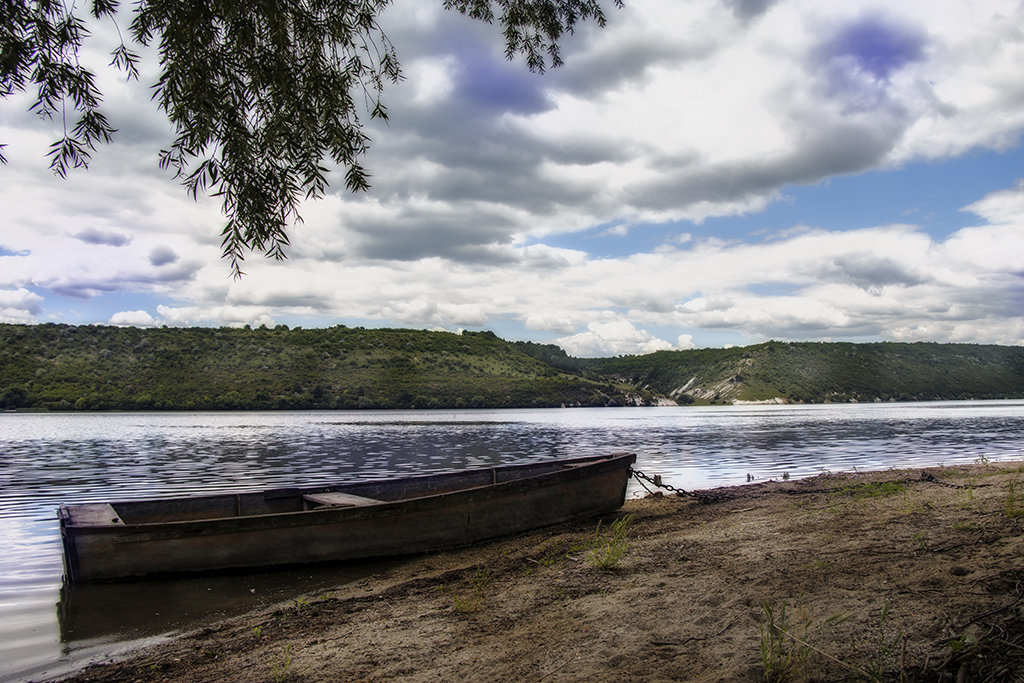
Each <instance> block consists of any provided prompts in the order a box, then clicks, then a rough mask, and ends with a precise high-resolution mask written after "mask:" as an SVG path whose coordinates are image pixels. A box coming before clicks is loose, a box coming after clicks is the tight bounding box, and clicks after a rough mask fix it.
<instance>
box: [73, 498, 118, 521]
mask: <svg viewBox="0 0 1024 683" xmlns="http://www.w3.org/2000/svg"><path fill="white" fill-rule="evenodd" d="M68 509H69V510H70V511H71V520H72V521H73V522H74V523H75V524H78V525H80V526H118V525H121V524H123V522H122V521H121V517H120V516H118V514H117V512H116V511H115V510H114V508H113V506H112V505H110V504H109V503H85V504H82V505H76V506H74V507H69V508H68Z"/></svg>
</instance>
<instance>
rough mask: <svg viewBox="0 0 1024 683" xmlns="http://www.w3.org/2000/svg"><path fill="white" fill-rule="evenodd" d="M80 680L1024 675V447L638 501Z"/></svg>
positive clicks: (208, 634) (426, 564) (427, 560)
mask: <svg viewBox="0 0 1024 683" xmlns="http://www.w3.org/2000/svg"><path fill="white" fill-rule="evenodd" d="M623 515H630V519H631V523H630V524H629V527H628V532H629V534H628V535H629V538H628V547H627V548H626V551H625V553H624V554H623V555H622V557H621V559H620V560H619V561H618V562H617V563H616V564H615V566H613V567H611V568H600V567H598V566H595V562H594V560H593V557H594V556H593V555H592V554H591V552H592V550H591V549H593V548H597V549H598V550H604V549H607V548H608V547H609V546H608V539H609V538H610V536H609V527H610V522H611V521H613V520H614V519H615V518H614V517H613V518H610V519H608V520H604V521H603V523H602V526H601V527H600V534H598V533H597V523H596V522H595V521H587V522H582V523H578V524H571V525H563V526H559V527H555V528H551V529H544V530H541V531H538V532H534V533H530V534H526V535H523V536H518V537H516V538H512V539H507V540H503V541H500V542H496V543H490V544H486V545H481V546H477V547H472V548H467V549H463V550H460V551H456V552H450V553H444V554H438V555H430V556H424V557H421V558H417V559H415V560H414V561H411V562H409V563H407V564H404V565H402V566H401V567H398V568H396V569H390V570H387V571H386V572H385V573H382V574H380V575H375V576H372V577H370V578H369V579H366V580H364V581H361V582H359V583H356V584H351V585H347V586H344V587H341V588H339V589H337V590H335V591H333V592H331V593H329V594H326V595H315V596H308V597H306V598H303V599H299V600H296V601H293V602H291V603H288V604H285V605H279V606H277V607H275V608H273V609H269V610H264V611H261V612H258V613H254V614H250V615H246V616H244V617H240V618H236V619H231V620H228V621H225V622H223V623H221V624H218V625H216V626H214V627H211V628H204V629H202V630H200V631H198V632H195V633H191V634H187V635H185V636H182V637H181V638H178V639H175V640H173V641H171V642H167V643H162V644H160V645H157V646H155V647H153V648H151V649H148V650H144V651H141V652H139V653H136V654H135V655H133V656H132V657H131V658H129V659H125V660H121V661H117V662H111V663H106V664H98V665H94V666H91V667H89V668H88V669H86V670H84V671H82V672H80V673H78V674H77V675H75V676H73V677H71V678H69V679H66V680H71V681H183V680H187V681H190V682H194V683H198V682H200V681H283V680H286V681H349V680H379V681H385V680H407V681H451V680H473V681H509V680H524V681H525V680H532V681H577V680H587V681H595V680H596V681H622V680H643V681H659V680H664V681H670V680H672V681H677V680H707V681H719V680H722V681H733V680H739V681H744V680H746V681H755V680H763V679H764V678H765V676H766V675H767V676H768V677H769V678H771V679H772V680H802V679H812V680H865V679H866V680H872V679H880V680H900V679H901V678H902V679H904V680H927V681H933V680H950V681H954V680H978V681H983V680H996V681H1022V680H1024V461H1022V462H1011V463H1000V464H978V465H971V466H962V467H959V466H958V467H947V468H932V469H929V470H909V471H887V472H873V473H854V474H834V475H822V476H818V477H815V478H813V479H807V480H802V481H797V482H770V483H766V484H755V485H749V486H740V487H732V488H723V489H714V490H711V491H707V492H704V493H703V494H702V495H699V496H695V497H694V496H688V497H674V496H673V497H652V498H646V499H643V500H631V501H628V502H627V504H626V506H625V507H624V509H623V510H622V514H621V515H619V516H618V517H622V516H623Z"/></svg>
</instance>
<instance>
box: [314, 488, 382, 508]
mask: <svg viewBox="0 0 1024 683" xmlns="http://www.w3.org/2000/svg"><path fill="white" fill-rule="evenodd" d="M302 500H304V501H306V503H307V504H312V505H313V506H316V507H322V506H325V505H330V506H332V507H353V506H356V505H376V504H377V503H383V502H384V501H382V500H377V499H376V498H366V497H365V496H356V495H353V494H351V493H342V492H340V491H327V492H325V493H307V494H305V495H303V496H302Z"/></svg>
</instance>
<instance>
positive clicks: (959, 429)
mask: <svg viewBox="0 0 1024 683" xmlns="http://www.w3.org/2000/svg"><path fill="white" fill-rule="evenodd" d="M613 451H632V452H635V453H636V454H637V464H636V466H637V468H638V469H640V470H643V471H645V472H648V473H650V474H660V475H662V477H663V479H664V481H665V482H666V483H669V484H672V485H673V486H676V487H680V488H684V489H703V488H710V487H715V486H724V485H732V484H741V483H744V482H746V481H748V480H750V479H752V480H754V481H764V480H766V479H771V478H775V479H779V478H782V477H783V476H789V477H792V478H798V477H806V476H811V475H814V474H818V473H820V472H825V471H851V470H854V469H862V470H874V469H887V468H901V467H921V466H938V465H943V464H947V465H952V464H958V463H970V462H975V461H984V460H991V461H997V460H1011V459H1024V401H956V402H935V403H898V404H893V403H887V404H843V405H813V406H778V405H756V406H721V407H718V406H716V407H680V408H608V409H603V408H591V409H550V410H547V409H544V410H494V411H487V410H473V411H470V410H467V411H455V412H453V411H401V412H394V411H380V412H254V413H232V412H227V413H113V414H90V413H73V414H70V413H68V414H28V413H7V414H0V544H2V546H0V547H2V548H3V552H2V553H0V680H4V681H7V680H14V681H16V680H25V679H42V678H47V677H52V676H56V675H60V674H62V673H65V672H68V671H71V670H74V669H76V668H78V667H80V666H82V665H83V664H84V663H86V662H88V661H91V660H94V659H96V658H100V657H103V656H107V655H108V654H109V653H111V652H114V651H117V650H119V649H128V648H131V647H135V646H137V645H139V644H140V643H144V642H147V641H149V640H153V639H158V638H161V637H167V635H168V634H172V633H173V632H175V631H178V630H181V629H185V628H190V627H194V626H196V625H198V624H202V623H204V622H208V621H210V620H212V619H217V618H221V617H225V616H230V615H233V614H239V613H242V612H245V611H248V610H250V609H253V608H256V607H260V606H263V605H267V604H273V603H275V602H281V601H286V600H290V599H294V598H297V597H301V596H303V595H311V594H316V593H317V592H318V591H323V590H326V589H327V588H328V587H330V586H331V585H337V584H338V583H340V582H343V581H349V580H354V579H358V578H359V577H360V576H365V575H366V574H367V573H370V572H373V571H375V570H378V569H379V568H380V565H381V563H376V564H374V563H362V564H355V565H347V566H334V567H316V568H311V569H306V570H301V571H296V570H291V571H281V572H263V573H261V572H253V573H250V574H243V575H235V576H227V577H223V576H222V577H214V578H192V579H181V580H175V581H159V582H141V583H136V584H128V585H101V586H75V587H74V589H73V590H62V581H61V579H62V566H61V549H60V540H59V532H58V527H57V520H56V508H57V506H58V504H59V503H61V502H65V503H67V502H84V501H103V500H126V499H132V498H142V497H155V496H175V495H182V494H190V493H208V492H215V491H246V490H254V489H261V488H265V487H270V486H276V485H295V484H301V485H313V484H321V483H329V482H335V481H345V480H356V479H361V478H374V477H381V476H385V475H389V474H417V473H423V472H429V471H440V470H448V469H462V468H467V467H478V466H479V467H486V466H491V465H496V464H506V463H512V462H521V461H528V460H543V459H549V458H559V457H568V456H576V455H596V454H603V453H609V452H613ZM640 493H642V491H639V490H637V489H635V488H631V489H630V495H639V494H640ZM400 561H401V560H394V561H390V562H400ZM385 564H386V563H385Z"/></svg>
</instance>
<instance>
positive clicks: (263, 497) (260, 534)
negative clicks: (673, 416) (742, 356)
mask: <svg viewBox="0 0 1024 683" xmlns="http://www.w3.org/2000/svg"><path fill="white" fill-rule="evenodd" d="M634 460H635V455H633V454H632V453H619V454H614V455H609V456H596V457H586V458H574V459H568V460H554V461H550V462H540V463H529V464H522V465H507V466H501V467H494V468H490V469H474V470H463V471H459V472H451V473H441V474H430V475H423V476H413V477H405V478H396V479H389V480H380V481H365V482H359V483H354V484H344V485H338V486H319V487H310V488H280V489H272V490H267V491H260V492H254V493H237V494H234V493H232V494H218V495H204V496H191V497H185V498H167V499H153V500H135V501H124V502H114V503H81V504H74V505H61V506H60V509H59V511H58V517H59V519H60V531H61V540H62V543H63V546H64V568H65V573H66V578H67V580H68V581H69V582H80V581H103V580H117V579H127V578H132V577H143V576H150V575H156V574H175V573H183V572H213V571H221V570H228V569H240V568H253V567H267V566H274V565H291V564H304V563H311V562H329V561H338V560H352V559H358V558H371V557H384V556H389V555H405V554H413V553H422V552H429V551H434V550H440V549H443V548H449V547H453V546H459V545H465V544H469V543H474V542H476V541H482V540H485V539H490V538H496V537H499V536H504V535H508V534H513V533H517V532H520V531H525V530H527V529H533V528H537V527H541V526H546V525H549V524H556V523H558V522H564V521H568V520H571V519H577V518H584V517H593V516H596V515H601V514H605V513H608V512H613V511H615V510H617V509H618V508H619V507H621V506H622V503H623V502H624V500H625V495H626V482H627V480H628V478H629V472H630V466H631V465H632V463H633V462H634Z"/></svg>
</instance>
